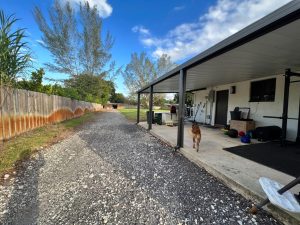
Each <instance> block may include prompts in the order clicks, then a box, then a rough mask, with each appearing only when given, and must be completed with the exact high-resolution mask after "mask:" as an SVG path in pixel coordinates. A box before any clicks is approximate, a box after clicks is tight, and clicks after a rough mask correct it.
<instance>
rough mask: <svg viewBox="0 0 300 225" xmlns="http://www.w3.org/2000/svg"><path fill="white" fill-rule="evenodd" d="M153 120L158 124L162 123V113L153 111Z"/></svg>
mask: <svg viewBox="0 0 300 225" xmlns="http://www.w3.org/2000/svg"><path fill="white" fill-rule="evenodd" d="M155 122H156V123H157V124H158V125H162V113H155Z"/></svg>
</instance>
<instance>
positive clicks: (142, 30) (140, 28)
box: [131, 25, 150, 35]
mask: <svg viewBox="0 0 300 225" xmlns="http://www.w3.org/2000/svg"><path fill="white" fill-rule="evenodd" d="M131 30H132V32H134V33H140V34H142V35H150V31H149V30H148V29H146V28H145V27H143V26H140V25H137V26H134V27H133V28H131Z"/></svg>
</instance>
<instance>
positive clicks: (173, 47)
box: [140, 0, 290, 61]
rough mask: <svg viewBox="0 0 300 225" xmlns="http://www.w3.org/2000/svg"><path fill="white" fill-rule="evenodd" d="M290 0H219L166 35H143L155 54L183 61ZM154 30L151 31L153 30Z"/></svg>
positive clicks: (145, 43)
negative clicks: (195, 17)
mask: <svg viewBox="0 0 300 225" xmlns="http://www.w3.org/2000/svg"><path fill="white" fill-rule="evenodd" d="M289 1H290V0H272V1H270V0H241V1H237V0H218V1H217V3H216V4H215V5H213V6H211V7H210V8H209V9H208V11H207V13H205V14H204V15H203V16H201V17H199V19H198V21H197V22H194V23H183V24H180V25H178V26H177V27H175V28H174V29H172V30H170V31H168V32H167V34H166V35H165V36H163V37H155V36H152V35H147V36H140V39H141V42H142V44H143V45H144V46H146V47H150V48H151V50H152V55H153V56H154V57H159V56H161V55H162V54H168V55H169V56H171V58H172V60H173V61H179V60H183V59H187V58H189V57H192V56H194V55H195V54H197V53H199V52H202V51H204V50H205V49H207V48H209V47H211V46H212V45H214V44H216V43H217V42H219V41H221V40H223V39H225V38H226V37H228V36H230V35H232V34H234V33H236V32H237V31H239V30H241V29H242V28H244V27H246V26H247V25H249V24H251V23H253V22H254V21H256V20H258V19H260V18H262V17H263V16H265V15H267V14H268V13H270V12H272V11H274V10H275V9H277V8H279V7H280V6H282V5H284V4H286V3H287V2H289ZM149 33H150V32H149Z"/></svg>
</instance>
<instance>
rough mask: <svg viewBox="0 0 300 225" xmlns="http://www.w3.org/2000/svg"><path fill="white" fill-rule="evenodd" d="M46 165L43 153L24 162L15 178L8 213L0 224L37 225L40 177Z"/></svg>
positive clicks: (7, 208) (7, 207)
mask: <svg viewBox="0 0 300 225" xmlns="http://www.w3.org/2000/svg"><path fill="white" fill-rule="evenodd" d="M43 165H44V158H43V155H42V154H41V153H38V154H37V155H35V158H34V159H31V160H29V161H27V162H24V163H23V164H22V165H21V166H20V168H19V169H18V173H17V176H16V177H15V181H14V187H13V192H12V194H11V196H10V199H9V201H8V204H7V205H6V209H5V211H6V213H5V214H4V216H3V219H2V221H0V224H3V225H6V224H22V225H29V224H37V218H38V216H39V202H38V177H39V170H40V168H41V167H42V166H43Z"/></svg>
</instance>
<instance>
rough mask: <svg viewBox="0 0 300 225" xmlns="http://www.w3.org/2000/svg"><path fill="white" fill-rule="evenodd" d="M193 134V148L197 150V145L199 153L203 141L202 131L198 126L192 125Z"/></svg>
mask: <svg viewBox="0 0 300 225" xmlns="http://www.w3.org/2000/svg"><path fill="white" fill-rule="evenodd" d="M192 133H193V148H195V144H196V146H197V152H198V151H199V144H200V141H201V130H200V127H199V125H198V124H196V123H193V125H192Z"/></svg>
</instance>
